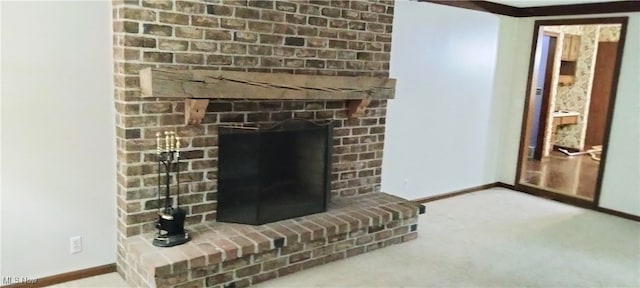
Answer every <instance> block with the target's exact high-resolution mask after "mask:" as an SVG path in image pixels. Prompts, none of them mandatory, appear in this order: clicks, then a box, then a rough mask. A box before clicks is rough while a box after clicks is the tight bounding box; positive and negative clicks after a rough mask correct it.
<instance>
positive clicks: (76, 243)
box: [69, 236, 82, 254]
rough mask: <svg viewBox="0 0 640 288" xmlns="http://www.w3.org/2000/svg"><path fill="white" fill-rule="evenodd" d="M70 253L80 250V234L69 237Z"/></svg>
mask: <svg viewBox="0 0 640 288" xmlns="http://www.w3.org/2000/svg"><path fill="white" fill-rule="evenodd" d="M69 243H70V245H71V246H70V248H71V254H76V253H80V252H82V236H74V237H71V238H69Z"/></svg>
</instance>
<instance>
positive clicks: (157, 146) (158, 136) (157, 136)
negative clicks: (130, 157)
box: [156, 132, 162, 155]
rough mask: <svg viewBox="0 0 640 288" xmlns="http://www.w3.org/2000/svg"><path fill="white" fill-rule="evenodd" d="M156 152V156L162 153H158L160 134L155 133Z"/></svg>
mask: <svg viewBox="0 0 640 288" xmlns="http://www.w3.org/2000/svg"><path fill="white" fill-rule="evenodd" d="M156 150H158V155H160V153H162V151H160V132H156Z"/></svg>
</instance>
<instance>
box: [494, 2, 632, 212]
mask: <svg viewBox="0 0 640 288" xmlns="http://www.w3.org/2000/svg"><path fill="white" fill-rule="evenodd" d="M609 16H629V24H628V26H627V29H628V30H627V38H626V43H625V47H624V52H623V58H622V62H623V63H622V67H621V72H620V79H619V82H618V92H617V96H616V101H615V111H614V115H613V123H612V127H611V136H610V141H609V150H608V151H609V155H607V157H608V158H607V161H606V163H604V164H605V174H604V179H603V184H602V191H601V196H600V206H602V207H604V208H608V209H612V210H616V211H621V212H624V213H628V214H633V215H639V216H640V78H639V76H638V75H640V52H639V51H640V13H626V14H610V15H602V14H601V15H582V16H572V17H544V18H541V17H537V18H526V19H516V20H515V21H517V22H518V23H517V24H509V23H502V24H505V25H509V26H512V25H515V26H517V27H518V28H517V30H518V33H512V31H510V29H507V30H509V31H504V33H503V32H501V34H500V37H501V39H503V38H504V39H505V41H508V42H511V43H512V44H511V45H512V46H513V47H514V48H515V50H513V52H512V53H513V54H511V55H509V54H500V56H499V57H498V62H500V61H502V60H505V59H508V61H513V70H512V71H510V72H509V73H510V74H511V76H509V75H500V74H499V75H498V77H506V78H511V79H512V81H511V83H512V86H511V92H510V93H509V94H508V95H501V96H500V95H499V96H498V97H501V98H502V99H504V101H505V103H506V104H507V106H505V107H504V111H503V112H502V114H503V115H504V116H503V117H504V121H503V125H504V126H503V137H502V140H503V142H502V143H501V144H500V147H502V148H501V149H502V151H503V153H501V154H500V155H501V159H500V160H499V161H500V162H499V163H500V164H499V166H498V167H499V169H498V178H497V179H498V181H501V182H505V183H509V184H514V180H515V173H516V166H517V165H516V163H517V158H518V144H519V141H520V138H519V135H520V125H521V123H522V113H523V107H524V95H525V89H526V81H527V75H528V74H527V73H528V69H529V64H528V59H529V56H530V53H531V41H532V33H533V25H534V21H535V20H538V19H554V18H555V19H557V18H563V19H565V18H593V17H609ZM515 26H514V27H515ZM505 61H506V60H505Z"/></svg>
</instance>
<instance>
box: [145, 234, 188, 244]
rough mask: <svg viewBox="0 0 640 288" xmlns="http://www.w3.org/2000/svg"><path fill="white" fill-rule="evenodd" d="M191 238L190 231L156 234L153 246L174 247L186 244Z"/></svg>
mask: <svg viewBox="0 0 640 288" xmlns="http://www.w3.org/2000/svg"><path fill="white" fill-rule="evenodd" d="M189 240H191V236H189V232H187V231H184V233H183V234H175V235H156V237H155V238H154V239H153V246H157V247H172V246H176V245H180V244H184V243H187V242H189Z"/></svg>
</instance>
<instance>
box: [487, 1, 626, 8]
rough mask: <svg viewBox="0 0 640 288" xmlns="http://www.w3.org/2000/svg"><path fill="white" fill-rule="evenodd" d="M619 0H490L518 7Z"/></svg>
mask: <svg viewBox="0 0 640 288" xmlns="http://www.w3.org/2000/svg"><path fill="white" fill-rule="evenodd" d="M614 1H618V0H490V1H489V2H494V3H498V4H504V5H509V6H513V7H518V8H526V7H538V6H551V5H567V4H585V3H598V2H614Z"/></svg>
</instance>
